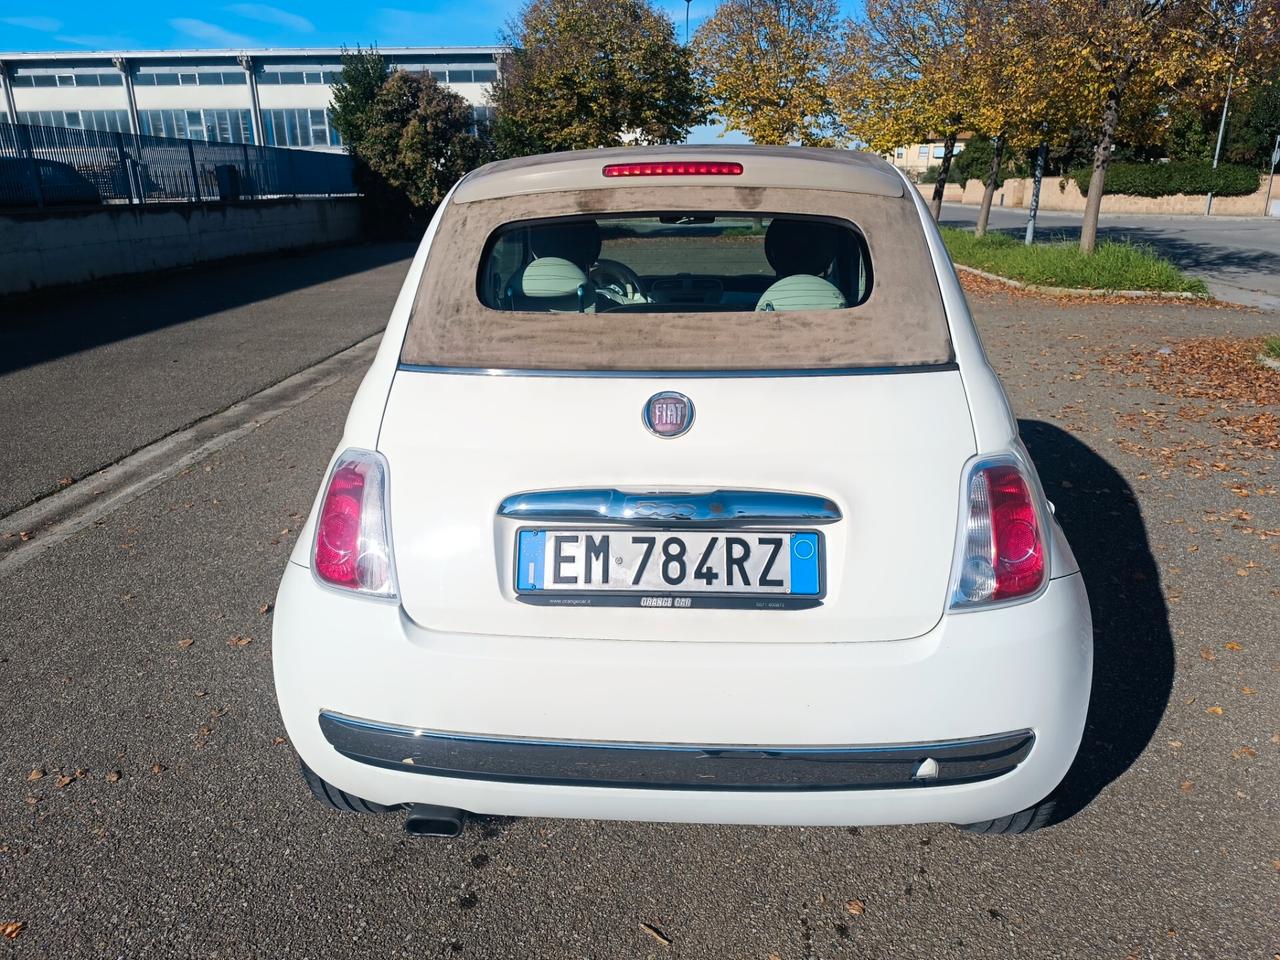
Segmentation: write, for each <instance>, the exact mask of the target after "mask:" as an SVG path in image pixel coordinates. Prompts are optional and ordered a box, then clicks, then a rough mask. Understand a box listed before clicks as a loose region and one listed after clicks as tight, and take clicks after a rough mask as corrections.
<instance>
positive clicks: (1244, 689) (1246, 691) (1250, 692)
mask: <svg viewBox="0 0 1280 960" xmlns="http://www.w3.org/2000/svg"><path fill="white" fill-rule="evenodd" d="M1240 692H1241V693H1243V694H1244V695H1245V696H1246V697H1252V696H1253V695H1254V694H1255V693H1257V692H1258V691H1257V690H1255V689H1253V687H1241V688H1240Z"/></svg>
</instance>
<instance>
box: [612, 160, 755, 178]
mask: <svg viewBox="0 0 1280 960" xmlns="http://www.w3.org/2000/svg"><path fill="white" fill-rule="evenodd" d="M604 175H605V176H606V177H738V176H741V175H742V164H740V163H722V162H720V161H716V160H663V161H661V162H659V163H610V164H606V165H605V168H604Z"/></svg>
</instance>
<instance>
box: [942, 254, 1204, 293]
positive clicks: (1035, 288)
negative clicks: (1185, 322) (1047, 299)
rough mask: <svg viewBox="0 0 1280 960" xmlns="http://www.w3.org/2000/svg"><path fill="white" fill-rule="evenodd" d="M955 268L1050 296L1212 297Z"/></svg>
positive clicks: (962, 266)
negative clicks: (1053, 282)
mask: <svg viewBox="0 0 1280 960" xmlns="http://www.w3.org/2000/svg"><path fill="white" fill-rule="evenodd" d="M955 268H956V270H958V271H960V272H961V273H971V274H973V275H974V276H975V277H981V278H982V279H983V280H994V281H995V282H996V283H1003V284H1004V285H1005V286H1009V287H1016V288H1017V289H1019V290H1030V291H1031V292H1032V293H1043V294H1047V295H1048V296H1051V297H1127V298H1129V299H1131V300H1150V299H1153V298H1154V299H1157V300H1200V301H1208V300H1212V299H1213V298H1212V297H1205V296H1201V295H1200V294H1198V293H1187V292H1185V291H1180V290H1179V291H1172V290H1091V289H1088V288H1083V287H1043V286H1041V285H1040V284H1038V283H1024V282H1023V281H1021V280H1010V279H1009V278H1008V277H1002V276H1000V275H999V274H995V273H987V272H986V271H985V270H979V269H977V268H976V267H966V266H965V265H964V264H960V263H957V264H956V265H955Z"/></svg>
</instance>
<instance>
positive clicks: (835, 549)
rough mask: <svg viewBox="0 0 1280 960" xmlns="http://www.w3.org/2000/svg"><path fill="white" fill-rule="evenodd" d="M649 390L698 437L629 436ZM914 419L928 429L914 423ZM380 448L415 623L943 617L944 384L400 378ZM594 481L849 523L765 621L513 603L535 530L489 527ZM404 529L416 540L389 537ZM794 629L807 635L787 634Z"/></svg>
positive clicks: (899, 624)
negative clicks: (544, 495)
mask: <svg viewBox="0 0 1280 960" xmlns="http://www.w3.org/2000/svg"><path fill="white" fill-rule="evenodd" d="M659 390H679V391H681V392H683V393H685V394H687V395H688V396H690V397H691V398H693V401H694V403H695V404H696V405H697V411H698V413H697V421H696V422H695V424H694V426H693V428H692V429H691V430H690V431H689V432H688V433H687V434H686V435H685V436H683V437H680V438H679V439H678V440H676V441H669V440H664V439H661V438H658V437H655V436H653V435H652V434H650V433H649V432H648V431H646V430H645V428H644V425H643V424H642V423H641V417H640V413H641V410H642V409H643V408H644V404H645V401H646V400H648V398H649V397H650V396H652V395H653V394H654V393H656V392H658V391H659ZM764 398H767V401H766V400H764ZM922 422H928V423H929V424H930V429H929V430H928V431H921V430H919V429H918V428H917V427H916V425H917V424H919V423H922ZM379 452H381V453H383V454H384V455H385V456H386V457H387V459H388V461H389V462H390V463H391V465H392V481H391V517H392V524H393V531H392V535H393V537H395V538H396V564H397V567H398V569H399V574H400V594H401V598H402V602H403V604H404V609H405V612H406V613H407V614H408V615H409V616H410V617H411V618H412V619H413V620H415V621H416V622H417V623H419V624H421V625H422V626H424V627H428V628H430V629H434V630H446V631H453V632H468V633H494V634H511V635H531V636H545V637H557V636H559V637H582V636H590V637H600V638H615V639H627V640H647V639H652V638H653V637H655V636H661V637H663V638H665V639H668V640H691V639H708V638H710V639H715V638H722V639H727V640H728V639H732V640H760V641H775V642H776V641H779V640H782V641H783V642H822V641H850V640H886V639H901V638H908V637H915V636H920V635H921V634H923V633H926V632H927V631H929V630H930V629H932V628H933V626H934V625H935V624H936V623H937V622H938V620H939V618H940V617H941V616H942V610H943V606H944V604H945V601H946V594H947V581H948V578H949V575H950V572H951V559H952V545H953V544H952V538H951V537H950V536H946V537H939V536H937V531H938V530H939V529H940V528H942V529H946V530H953V529H954V527H955V523H956V510H957V503H958V499H957V498H958V496H959V489H960V471H961V468H962V467H963V465H964V463H965V461H966V460H967V459H968V458H969V457H970V456H971V455H972V454H973V452H974V448H973V435H972V432H971V431H970V428H969V415H968V411H967V409H966V405H965V398H964V390H963V387H962V385H961V382H960V376H959V374H958V373H956V372H955V371H941V372H936V373H909V374H896V373H895V374H887V375H884V374H882V375H878V376H877V375H865V376H848V377H779V378H763V379H757V378H751V377H730V378H689V379H674V378H667V377H662V378H657V379H646V378H631V377H605V378H595V377H541V376H492V377H488V376H471V375H453V374H440V373H416V372H405V371H401V372H400V373H398V374H397V375H396V379H395V383H394V384H393V385H392V388H391V396H390V400H389V401H388V403H387V412H386V418H385V420H384V425H383V430H382V435H381V439H380V441H379ZM600 486H603V487H619V488H624V489H635V490H637V491H646V490H649V491H651V490H662V491H672V490H678V491H685V490H694V489H700V488H701V489H710V490H715V489H722V488H734V489H750V490H778V491H788V492H795V493H808V494H816V495H818V496H823V497H828V498H830V499H832V500H833V501H835V503H836V505H837V506H838V507H839V508H840V511H841V513H842V514H843V516H844V519H843V520H842V521H841V522H839V523H835V524H832V525H831V526H829V527H827V528H826V529H825V531H824V533H825V536H826V556H827V598H826V602H825V603H824V604H823V605H822V606H821V607H817V608H815V609H812V610H805V611H768V613H769V614H773V617H771V616H769V615H762V613H761V612H759V611H754V610H687V611H683V612H680V613H677V614H676V615H675V616H672V615H671V614H672V612H671V611H658V610H649V611H637V610H635V609H633V608H625V607H620V608H610V609H606V608H599V609H592V610H590V611H586V610H581V609H571V608H548V607H531V606H529V605H527V604H523V603H518V602H515V601H514V599H513V598H514V593H515V592H514V588H513V585H512V582H511V581H512V568H513V559H514V542H515V531H516V530H517V528H519V527H520V526H527V525H528V524H527V523H520V522H518V521H515V520H500V519H498V518H496V517H495V514H496V511H497V508H498V505H499V504H500V503H501V501H502V500H503V499H504V498H505V497H508V496H511V495H512V494H516V493H521V492H524V491H528V490H548V489H558V488H575V487H576V488H583V487H586V488H590V487H600ZM798 526H803V524H800V525H798ZM401 529H406V530H409V531H414V533H413V535H412V536H409V537H402V536H399V535H398V534H397V533H396V531H397V530H401ZM417 531H431V533H430V534H429V535H423V534H418V533H417ZM904 574H905V575H904ZM495 586H496V587H497V588H498V589H495ZM646 613H652V614H655V616H652V617H648V616H645V614H646ZM774 617H777V618H779V619H774ZM796 617H802V618H803V623H804V628H803V630H792V629H789V628H788V624H789V622H790V620H794V619H795V618H796Z"/></svg>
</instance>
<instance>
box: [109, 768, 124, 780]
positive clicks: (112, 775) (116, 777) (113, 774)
mask: <svg viewBox="0 0 1280 960" xmlns="http://www.w3.org/2000/svg"><path fill="white" fill-rule="evenodd" d="M122 776H124V774H122V773H121V772H120V771H119V770H112V771H111V772H110V773H108V774H107V783H119V782H120V778H121V777H122Z"/></svg>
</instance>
